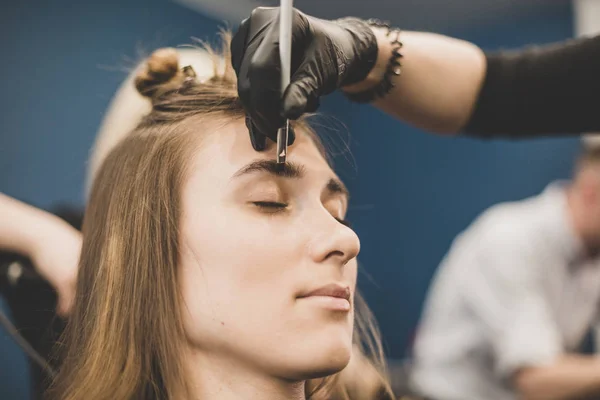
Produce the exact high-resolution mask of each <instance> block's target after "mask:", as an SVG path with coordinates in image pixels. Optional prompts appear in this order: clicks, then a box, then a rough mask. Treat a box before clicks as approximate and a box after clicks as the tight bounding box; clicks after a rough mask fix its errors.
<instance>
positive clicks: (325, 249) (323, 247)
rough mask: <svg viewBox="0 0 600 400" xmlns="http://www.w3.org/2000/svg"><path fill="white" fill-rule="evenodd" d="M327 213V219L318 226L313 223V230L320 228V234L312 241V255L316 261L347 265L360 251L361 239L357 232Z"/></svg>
mask: <svg viewBox="0 0 600 400" xmlns="http://www.w3.org/2000/svg"><path fill="white" fill-rule="evenodd" d="M327 214H328V215H327V219H326V221H324V222H323V223H321V224H319V225H318V227H317V226H314V225H313V228H312V230H313V232H314V230H315V229H318V234H315V235H314V236H313V239H312V240H311V242H310V256H311V258H312V259H313V261H314V262H316V263H323V262H335V263H339V265H340V266H341V265H345V264H346V263H348V261H350V260H352V259H353V258H356V256H357V255H358V253H359V252H360V240H359V239H358V235H357V234H356V232H354V231H353V230H352V229H350V228H349V227H347V226H345V225H343V224H341V223H339V222H338V221H337V220H336V219H335V218H333V217H332V216H331V215H329V213H327Z"/></svg>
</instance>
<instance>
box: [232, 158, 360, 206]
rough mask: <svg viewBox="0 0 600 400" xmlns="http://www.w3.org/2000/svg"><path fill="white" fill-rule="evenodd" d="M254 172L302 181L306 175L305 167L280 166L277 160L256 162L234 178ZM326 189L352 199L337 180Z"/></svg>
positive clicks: (296, 165) (331, 182)
mask: <svg viewBox="0 0 600 400" xmlns="http://www.w3.org/2000/svg"><path fill="white" fill-rule="evenodd" d="M254 172H267V173H269V174H271V175H274V176H277V177H281V178H293V179H300V178H302V177H304V175H305V168H304V166H303V165H300V164H296V163H293V162H286V163H285V164H278V163H277V162H276V161H275V160H256V161H253V162H251V163H250V164H247V165H245V166H243V167H242V168H240V169H239V170H238V171H237V172H236V173H235V174H234V175H233V177H234V178H237V177H239V176H242V175H247V174H252V173H254ZM325 189H326V190H327V191H328V192H329V193H332V194H341V195H343V196H345V197H346V198H347V199H349V198H350V192H349V191H348V188H346V185H344V184H343V183H342V182H341V181H340V180H338V179H336V178H331V179H329V181H328V182H327V185H325Z"/></svg>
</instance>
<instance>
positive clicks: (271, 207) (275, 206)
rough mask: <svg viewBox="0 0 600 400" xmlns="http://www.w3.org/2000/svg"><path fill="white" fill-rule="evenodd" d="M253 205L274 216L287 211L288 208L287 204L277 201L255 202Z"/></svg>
mask: <svg viewBox="0 0 600 400" xmlns="http://www.w3.org/2000/svg"><path fill="white" fill-rule="evenodd" d="M252 204H254V205H255V206H257V207H258V208H260V209H262V210H263V211H265V212H268V213H272V214H275V213H278V212H281V211H285V209H286V208H287V207H288V205H287V204H286V203H279V202H277V201H253V202H252Z"/></svg>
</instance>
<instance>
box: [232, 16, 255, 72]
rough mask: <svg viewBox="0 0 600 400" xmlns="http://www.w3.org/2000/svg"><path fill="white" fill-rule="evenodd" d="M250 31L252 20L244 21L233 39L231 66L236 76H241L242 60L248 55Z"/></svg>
mask: <svg viewBox="0 0 600 400" xmlns="http://www.w3.org/2000/svg"><path fill="white" fill-rule="evenodd" d="M249 31H250V18H246V19H245V20H243V21H242V23H241V24H240V26H239V27H238V29H237V31H236V32H235V34H234V35H233V37H232V38H231V44H230V46H229V50H230V51H231V65H232V66H233V69H234V71H235V72H236V74H239V72H240V68H241V66H242V60H243V58H244V55H245V54H246V43H247V41H248V32H249Z"/></svg>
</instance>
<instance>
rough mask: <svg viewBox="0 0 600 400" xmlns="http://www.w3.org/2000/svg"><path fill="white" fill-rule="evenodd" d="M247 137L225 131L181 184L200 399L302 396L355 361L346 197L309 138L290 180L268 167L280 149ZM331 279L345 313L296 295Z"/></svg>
mask: <svg viewBox="0 0 600 400" xmlns="http://www.w3.org/2000/svg"><path fill="white" fill-rule="evenodd" d="M203 128H204V127H203ZM247 136H248V133H247V129H246V127H245V125H244V123H243V121H235V122H233V123H228V124H221V125H220V126H217V127H216V132H215V134H211V135H208V136H207V137H205V138H203V140H202V144H201V146H199V150H198V151H197V153H196V154H195V157H194V158H193V160H192V162H191V163H190V169H189V176H188V180H187V182H186V183H184V187H183V197H182V207H183V216H182V221H181V226H182V227H181V240H182V243H183V246H182V247H183V250H182V255H181V274H180V284H181V288H182V297H183V300H184V307H183V315H184V328H185V332H186V336H187V347H188V348H189V351H187V352H186V353H187V358H186V361H185V362H186V366H187V369H188V370H189V371H190V380H191V382H193V386H194V388H195V391H196V395H197V398H219V399H223V400H226V399H229V398H231V399H239V398H245V399H259V398H260V399H265V398H269V399H298V398H304V382H305V380H307V379H309V378H314V377H319V376H325V375H329V374H332V373H335V372H338V371H340V370H341V369H343V368H344V367H345V366H346V365H347V364H348V362H349V360H350V355H351V352H352V331H353V319H354V311H353V306H352V304H353V298H354V290H355V287H356V275H357V263H356V256H357V255H358V252H359V250H360V242H359V240H358V237H357V235H356V234H355V233H354V231H352V230H351V229H350V228H348V227H347V226H345V225H344V224H343V223H341V222H340V221H339V220H342V219H343V218H344V216H345V213H346V209H347V204H348V198H347V193H346V190H345V188H344V186H343V184H342V183H341V182H340V181H339V180H338V177H337V176H336V175H335V173H334V172H333V171H332V170H331V168H330V167H329V166H328V165H327V162H326V161H325V160H324V159H323V157H322V156H321V155H320V154H319V152H318V150H317V148H316V146H315V145H314V144H313V142H312V141H311V139H310V138H309V137H308V136H307V135H305V134H303V133H302V132H300V134H299V135H298V139H297V142H296V144H295V145H294V146H292V147H290V149H289V154H288V166H290V165H291V166H293V167H292V168H290V171H287V172H288V174H287V175H288V176H287V177H286V176H278V174H277V173H275V169H272V168H270V167H269V166H268V165H267V166H265V165H264V162H273V161H274V160H275V147H274V145H273V144H271V146H270V147H269V148H268V149H267V151H265V152H261V153H257V152H256V151H254V150H253V149H252V146H251V145H250V142H249V141H248V137H247ZM257 162H258V163H257ZM260 162H262V163H263V164H260ZM252 163H255V164H252ZM248 165H253V168H250V169H248ZM291 175H293V176H291ZM261 202H262V203H261ZM271 203H285V204H287V206H285V207H283V208H282V207H280V206H273V204H271ZM331 283H337V284H339V285H340V286H341V287H344V288H347V290H348V292H349V293H350V304H347V303H346V304H347V305H348V307H347V309H340V308H337V309H336V308H335V307H334V306H335V305H336V304H338V305H339V304H340V302H342V303H343V301H342V300H340V299H334V298H332V297H309V298H299V296H302V295H303V294H306V293H309V292H311V291H313V290H315V289H318V288H320V287H323V286H325V285H328V284H331ZM233 377H235V379H234V378H233Z"/></svg>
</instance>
